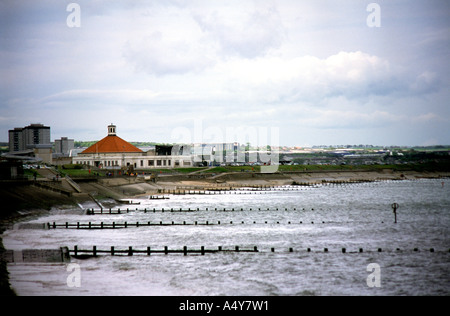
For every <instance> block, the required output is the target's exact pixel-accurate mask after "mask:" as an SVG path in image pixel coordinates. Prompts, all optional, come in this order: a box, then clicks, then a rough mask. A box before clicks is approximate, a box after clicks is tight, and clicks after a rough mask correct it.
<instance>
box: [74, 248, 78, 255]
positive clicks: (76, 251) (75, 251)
mask: <svg viewBox="0 0 450 316" xmlns="http://www.w3.org/2000/svg"><path fill="white" fill-rule="evenodd" d="M73 254H74V255H75V256H76V255H77V254H78V246H73Z"/></svg>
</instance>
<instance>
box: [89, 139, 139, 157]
mask: <svg viewBox="0 0 450 316" xmlns="http://www.w3.org/2000/svg"><path fill="white" fill-rule="evenodd" d="M142 152H143V151H142V150H140V149H139V148H137V147H136V146H133V145H131V144H130V143H129V142H127V141H125V140H123V139H122V138H120V137H119V136H115V135H114V136H112V135H108V136H106V137H105V138H103V139H102V140H100V141H98V142H97V143H95V144H94V145H92V146H90V147H89V148H87V149H85V150H84V151H82V152H81V153H80V154H97V153H99V154H102V153H142Z"/></svg>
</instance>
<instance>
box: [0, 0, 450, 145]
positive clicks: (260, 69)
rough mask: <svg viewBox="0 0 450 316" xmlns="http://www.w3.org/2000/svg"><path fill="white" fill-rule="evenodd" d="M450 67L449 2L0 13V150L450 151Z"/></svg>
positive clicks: (217, 4) (54, 1)
mask: <svg viewBox="0 0 450 316" xmlns="http://www.w3.org/2000/svg"><path fill="white" fill-rule="evenodd" d="M71 3H73V4H74V5H72V4H71ZM371 3H375V5H372V4H371ZM449 60H450V2H449V1H448V0H421V1H418V0H408V1H404V0H388V1H376V2H375V1H363V0H347V1H331V0H314V1H312V0H311V1H299V0H281V1H277V0H254V1H251V0H239V1H235V0H227V1H226V0H215V1H207V0H190V1H189V0H186V1H182V0H165V1H158V0H155V1H128V0H117V1H106V0H78V1H73V0H72V1H63V0H39V1H32V0H28V1H23V0H2V1H1V2H0V75H1V76H0V141H7V140H8V130H10V129H13V128H15V127H24V126H27V125H29V124H31V123H42V124H44V125H47V126H50V127H51V140H52V141H53V140H54V139H59V138H61V137H69V138H71V139H75V140H99V139H101V138H103V137H104V136H106V135H107V125H109V124H111V123H114V124H115V125H116V126H117V134H118V135H119V136H120V137H122V138H124V139H126V140H128V141H142V142H164V143H174V142H225V141H226V142H230V141H239V142H242V143H244V142H246V141H250V142H251V143H252V144H255V142H256V143H258V144H259V145H262V144H264V142H267V143H271V144H272V145H277V144H279V145H285V146H313V145H337V144H372V145H384V146H390V145H404V146H416V145H419V146H428V145H439V144H441V145H444V144H445V145H448V144H450V89H448V87H449V84H450V65H449Z"/></svg>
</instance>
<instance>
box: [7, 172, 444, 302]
mask: <svg viewBox="0 0 450 316" xmlns="http://www.w3.org/2000/svg"><path fill="white" fill-rule="evenodd" d="M168 197H169V199H166V200H150V199H148V198H141V199H135V200H134V201H135V202H139V203H140V204H139V205H128V206H121V209H122V210H123V209H126V208H127V207H128V208H129V209H130V210H133V211H130V212H128V213H126V212H124V213H122V214H118V215H110V214H102V215H84V214H82V212H81V211H79V210H57V211H56V210H55V211H52V212H51V213H50V214H49V215H48V216H45V217H41V218H38V219H34V220H32V221H31V222H33V223H47V222H49V223H53V222H56V223H57V224H64V223H65V222H69V223H76V222H80V223H88V222H92V223H100V222H104V223H112V222H115V223H124V222H128V223H135V222H141V223H146V222H149V221H150V222H151V223H158V222H161V221H162V222H163V223H167V224H170V223H171V222H175V223H178V224H180V223H183V222H186V223H187V224H194V223H195V222H196V221H197V223H198V224H200V223H202V224H204V223H206V221H208V223H209V224H210V225H173V226H172V225H167V226H144V227H129V228H126V229H114V230H113V229H103V230H100V229H97V230H87V229H79V230H77V229H64V228H58V229H48V230H43V229H17V226H16V227H15V229H11V230H8V231H6V232H5V233H4V236H3V243H4V245H5V248H7V249H13V250H20V249H29V248H36V249H38V248H42V249H51V248H58V247H61V246H67V247H69V248H70V249H73V247H74V246H75V245H77V246H78V249H92V247H93V246H96V247H97V249H102V250H109V249H110V247H111V246H114V247H115V249H123V250H124V249H128V247H130V246H131V247H133V249H140V250H144V249H146V248H147V247H151V249H159V250H162V249H164V247H165V246H167V247H168V248H169V249H183V247H184V246H187V247H188V249H200V247H202V246H204V247H205V249H218V247H219V246H221V247H222V249H229V250H232V249H234V247H235V246H239V247H240V249H253V248H254V247H255V246H256V247H257V249H258V250H259V251H258V252H233V251H230V252H217V253H206V254H205V255H201V254H188V255H187V256H184V255H183V254H182V253H180V254H168V255H165V254H152V255H150V256H147V255H146V254H135V255H133V256H126V255H122V256H119V255H116V256H110V255H103V254H100V255H99V256H97V257H95V258H89V259H85V260H81V259H74V258H72V260H71V263H70V266H69V264H68V263H10V264H8V271H9V272H10V283H11V285H12V287H13V288H14V290H15V291H16V293H17V294H18V295H242V296H246V295H250V296H253V295H261V296H272V295H449V294H450V252H449V250H450V239H449V232H450V181H449V180H448V179H435V180H428V179H421V180H405V181H383V182H366V183H355V184H341V185H337V184H323V185H317V186H314V187H278V188H274V189H272V190H267V191H251V190H250V189H249V190H239V191H228V192H222V194H212V195H170V196H168ZM394 202H395V203H398V204H399V208H398V209H397V223H394V214H393V211H392V207H391V205H392V203H394ZM85 207H93V205H85ZM136 208H137V209H138V210H136ZM144 208H146V209H147V210H148V211H147V212H143V211H142V210H143V209H144ZM153 208H155V209H157V210H161V209H162V208H164V209H165V212H160V211H159V212H151V211H150V210H152V209H153ZM171 208H173V209H174V210H179V209H180V208H182V209H183V210H186V209H188V208H190V209H191V210H192V211H191V212H170V211H169V210H170V209H171ZM197 209H198V211H197ZM224 209H225V211H224ZM233 209H234V211H233ZM241 209H242V210H241ZM219 221H220V225H219V224H218V223H219ZM231 222H232V223H231ZM212 224H214V225H212ZM325 248H326V250H325ZM343 248H345V252H343V250H342V249H343ZM430 249H433V250H432V251H430ZM74 264H75V265H74ZM373 264H375V265H373ZM374 266H375V267H378V268H377V269H372V267H374ZM74 267H75V268H76V269H75V268H74ZM75 272H76V275H74V273H75ZM375 273H376V274H375ZM74 276H75V277H76V278H77V280H78V283H71V282H70V280H72V279H73V278H74ZM375 279H376V281H377V282H375V283H374V282H373V281H374V280H375Z"/></svg>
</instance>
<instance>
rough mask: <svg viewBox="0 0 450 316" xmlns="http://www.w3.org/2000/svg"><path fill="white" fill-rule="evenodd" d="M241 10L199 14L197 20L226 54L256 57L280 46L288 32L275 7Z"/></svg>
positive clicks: (196, 16)
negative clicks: (249, 10) (248, 10)
mask: <svg viewBox="0 0 450 316" xmlns="http://www.w3.org/2000/svg"><path fill="white" fill-rule="evenodd" d="M238 11H239V10H238V9H236V12H232V13H228V14H226V13H224V12H219V11H213V12H211V13H209V14H207V15H199V14H196V15H194V19H195V20H196V21H197V23H198V24H199V26H200V27H201V29H202V30H203V31H204V32H205V33H206V34H208V35H209V38H210V39H211V41H213V42H216V43H217V44H218V46H219V49H220V52H221V53H222V54H225V55H231V56H240V57H245V58H255V57H258V56H263V55H265V54H266V53H267V52H268V51H269V50H270V49H274V48H279V47H280V46H281V44H282V42H283V40H284V38H285V36H286V31H285V29H284V27H283V23H282V20H281V17H280V15H279V13H278V11H277V10H276V9H275V8H267V9H265V10H255V11H253V12H250V13H247V12H238Z"/></svg>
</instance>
